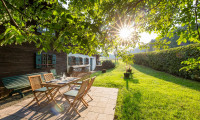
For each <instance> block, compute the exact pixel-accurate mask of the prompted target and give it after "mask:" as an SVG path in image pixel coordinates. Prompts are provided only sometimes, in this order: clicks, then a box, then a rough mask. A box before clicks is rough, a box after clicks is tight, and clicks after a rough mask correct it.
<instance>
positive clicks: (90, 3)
mask: <svg viewBox="0 0 200 120" xmlns="http://www.w3.org/2000/svg"><path fill="white" fill-rule="evenodd" d="M198 3H199V1H198V0H151V1H149V0H84V1H83V0H82V1H81V0H71V1H70V3H69V7H68V8H65V7H63V5H62V4H67V3H66V1H65V0H60V1H58V0H24V1H16V0H1V1H0V28H1V29H0V45H1V46H3V45H8V44H22V43H24V42H30V43H34V44H35V45H36V47H37V48H39V49H40V50H41V51H48V50H56V51H58V52H60V51H63V52H66V53H69V52H72V53H77V52H78V53H83V54H94V53H97V51H98V50H99V49H101V50H104V51H109V49H113V48H115V46H116V45H118V44H119V43H118V42H119V41H120V44H122V43H123V44H125V45H127V44H128V45H130V46H133V47H134V46H135V45H136V44H137V43H138V42H139V37H138V33H139V32H143V31H147V32H149V33H151V32H156V33H158V34H159V35H160V36H159V37H158V39H159V38H163V37H166V36H167V37H169V38H170V37H172V36H173V34H174V32H173V31H174V30H176V29H177V28H178V27H179V26H186V25H187V27H186V29H184V30H182V31H179V32H177V33H176V34H177V35H179V36H180V37H179V39H178V41H180V42H181V41H185V40H189V41H192V42H200V35H199V28H198V22H199V15H200V10H199V9H198V8H199V4H198ZM125 23H132V24H131V25H133V28H134V30H135V34H134V35H133V39H131V40H130V41H128V43H127V41H126V42H121V40H119V39H120V38H118V37H117V36H116V35H115V34H116V33H113V32H112V31H113V30H118V29H119V28H120V27H119V26H122V25H123V24H125ZM194 27H195V29H194ZM116 28H118V29H116ZM162 44H166V43H165V42H159V41H158V45H161V46H162Z"/></svg>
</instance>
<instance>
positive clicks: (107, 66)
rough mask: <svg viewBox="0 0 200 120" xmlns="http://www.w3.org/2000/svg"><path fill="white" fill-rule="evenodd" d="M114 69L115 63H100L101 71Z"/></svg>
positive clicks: (109, 61)
mask: <svg viewBox="0 0 200 120" xmlns="http://www.w3.org/2000/svg"><path fill="white" fill-rule="evenodd" d="M112 68H115V63H113V62H112V61H111V60H105V61H103V62H102V69H112Z"/></svg>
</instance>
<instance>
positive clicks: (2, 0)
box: [1, 0, 19, 28]
mask: <svg viewBox="0 0 200 120" xmlns="http://www.w3.org/2000/svg"><path fill="white" fill-rule="evenodd" d="M1 2H2V3H3V6H4V7H5V8H6V11H7V13H8V15H9V17H10V19H11V20H12V22H13V23H14V25H15V27H17V28H19V26H18V25H17V23H16V22H15V20H14V19H13V18H12V16H11V14H10V12H9V10H8V8H7V6H6V4H5V2H4V0H1Z"/></svg>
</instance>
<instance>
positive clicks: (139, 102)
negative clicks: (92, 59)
mask: <svg viewBox="0 0 200 120" xmlns="http://www.w3.org/2000/svg"><path fill="white" fill-rule="evenodd" d="M132 69H133V72H134V75H133V76H134V77H133V79H129V90H127V89H126V80H125V79H124V78H123V73H124V72H125V63H122V62H119V63H117V65H116V68H115V69H111V70H107V73H104V74H102V73H101V72H96V73H94V74H93V76H94V75H96V76H97V78H96V80H95V82H94V86H102V87H114V88H119V94H118V99H117V106H116V111H115V118H116V119H126V120H130V119H166V120H168V119H181V120H182V119H183V120H184V119H200V83H199V82H195V81H191V80H187V79H183V78H179V77H175V76H172V75H170V74H167V73H164V72H159V71H156V70H153V69H150V68H147V67H143V66H140V65H133V66H132Z"/></svg>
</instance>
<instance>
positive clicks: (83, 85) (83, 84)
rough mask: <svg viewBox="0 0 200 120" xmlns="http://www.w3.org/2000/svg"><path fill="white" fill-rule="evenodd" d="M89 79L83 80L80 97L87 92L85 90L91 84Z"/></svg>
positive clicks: (78, 95) (79, 92)
mask: <svg viewBox="0 0 200 120" xmlns="http://www.w3.org/2000/svg"><path fill="white" fill-rule="evenodd" d="M89 80H90V79H89V78H88V79H86V80H84V81H83V82H82V84H81V88H80V89H79V91H78V94H77V98H80V97H82V96H83V95H84V93H85V91H86V89H87V86H88V84H89Z"/></svg>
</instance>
